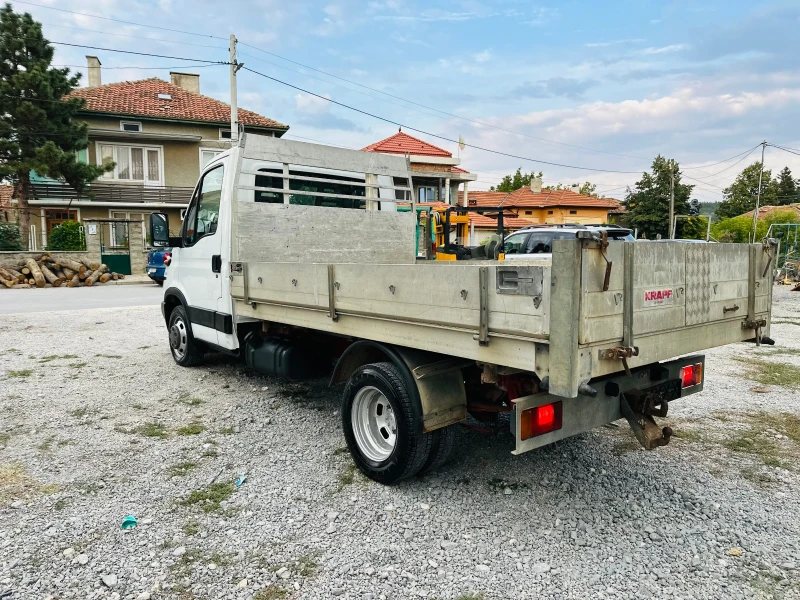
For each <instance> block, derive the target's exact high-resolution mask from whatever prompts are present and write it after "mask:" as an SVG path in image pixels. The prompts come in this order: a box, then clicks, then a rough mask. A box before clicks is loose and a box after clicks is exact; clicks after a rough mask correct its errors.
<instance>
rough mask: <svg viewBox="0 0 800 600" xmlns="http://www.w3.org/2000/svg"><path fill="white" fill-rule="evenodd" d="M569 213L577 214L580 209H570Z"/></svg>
mask: <svg viewBox="0 0 800 600" xmlns="http://www.w3.org/2000/svg"><path fill="white" fill-rule="evenodd" d="M569 214H571V215H577V214H578V211H577V210H571V211H569Z"/></svg>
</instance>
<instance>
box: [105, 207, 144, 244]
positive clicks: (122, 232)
mask: <svg viewBox="0 0 800 600" xmlns="http://www.w3.org/2000/svg"><path fill="white" fill-rule="evenodd" d="M109 216H110V217H111V218H112V219H124V220H126V221H140V222H141V223H142V242H144V246H145V248H148V247H150V239H149V238H150V232H149V231H148V229H149V227H147V224H148V222H149V220H150V212H149V211H148V212H135V211H134V212H130V211H116V210H115V211H109ZM109 227H110V229H111V231H110V233H111V236H110V238H109V239H110V240H111V246H112V247H114V248H127V247H128V241H129V240H128V225H127V223H126V224H118V223H109Z"/></svg>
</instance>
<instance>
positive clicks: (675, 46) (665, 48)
mask: <svg viewBox="0 0 800 600" xmlns="http://www.w3.org/2000/svg"><path fill="white" fill-rule="evenodd" d="M687 47H688V46H687V45H686V44H671V45H669V46H661V47H660V48H645V49H644V50H642V54H667V53H668V52H680V51H681V50H685V49H686V48H687Z"/></svg>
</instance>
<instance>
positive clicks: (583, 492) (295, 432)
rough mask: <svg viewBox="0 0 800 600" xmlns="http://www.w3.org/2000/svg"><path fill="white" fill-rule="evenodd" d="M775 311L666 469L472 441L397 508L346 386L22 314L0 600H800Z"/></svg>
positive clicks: (797, 493)
mask: <svg viewBox="0 0 800 600" xmlns="http://www.w3.org/2000/svg"><path fill="white" fill-rule="evenodd" d="M775 301H776V302H775V319H776V321H779V323H778V324H776V325H774V326H773V332H772V333H773V337H775V338H776V339H777V340H778V343H779V346H776V347H774V348H769V347H762V348H761V349H756V348H754V347H752V346H750V345H745V344H739V345H735V346H730V347H727V348H721V349H717V350H713V351H711V352H709V353H708V355H707V362H706V391H704V392H703V393H702V394H699V395H695V396H692V397H690V398H688V399H686V400H684V401H682V402H676V403H675V404H674V405H673V407H672V410H671V414H670V417H671V418H670V420H669V422H670V424H671V425H672V426H673V427H674V428H675V430H676V432H677V435H680V436H681V437H676V438H674V439H673V442H672V443H671V444H670V445H669V446H668V447H666V448H662V449H659V450H657V451H654V452H645V451H643V450H638V449H636V446H635V443H633V436H632V434H631V433H630V432H629V431H628V430H627V427H626V426H624V424H622V425H623V426H620V427H606V428H600V429H599V430H596V431H593V432H590V433H587V434H584V435H580V436H576V437H574V438H572V439H569V440H566V441H563V442H560V443H558V444H554V445H552V446H550V447H548V448H544V449H540V450H536V451H533V452H529V453H527V454H525V455H523V456H519V457H514V456H512V455H511V454H510V453H509V451H510V450H511V448H512V446H513V440H512V439H511V437H510V436H509V435H500V436H494V437H490V436H485V435H483V434H480V433H477V432H473V431H468V430H463V431H461V432H460V433H459V436H460V439H459V444H458V453H457V456H456V457H455V458H454V459H453V461H452V462H451V463H450V464H449V465H448V466H446V467H444V468H443V469H441V470H440V471H439V472H436V473H433V474H430V475H428V476H426V477H425V478H419V479H415V480H412V481H409V482H406V483H404V484H402V485H399V486H396V487H391V488H387V487H382V486H380V485H378V484H375V483H373V482H371V481H369V480H366V479H365V478H364V477H362V476H361V475H360V473H358V472H356V471H355V470H354V468H353V466H352V463H351V461H350V458H349V456H348V454H347V452H346V450H345V449H344V442H343V438H342V435H341V431H340V424H339V416H338V409H339V395H340V393H341V390H340V389H332V390H330V389H328V388H327V387H326V386H325V383H324V382H323V381H316V382H311V383H308V384H302V385H288V384H285V383H281V382H279V381H277V380H272V379H268V378H265V377H261V376H258V375H254V374H252V373H249V372H247V371H246V370H245V369H244V368H243V367H241V366H240V365H239V364H237V363H236V362H234V361H233V360H231V359H229V358H225V357H220V356H213V357H209V358H208V360H207V362H206V365H205V366H203V367H199V368H194V369H182V368H179V367H177V366H176V365H174V364H173V362H172V359H171V357H170V355H169V352H168V348H167V341H166V330H165V328H164V325H163V321H162V319H161V315H160V312H159V309H158V307H142V308H126V309H124V310H120V309H101V310H85V311H76V312H61V313H59V312H52V313H39V314H29V315H17V316H13V317H6V318H4V322H5V324H6V326H5V327H4V328H3V331H4V333H3V338H2V342H0V390H2V391H0V594H2V593H3V591H4V590H12V595H11V597H10V598H11V599H14V600H16V599H18V598H26V599H27V598H36V599H42V598H80V599H88V598H109V599H110V598H131V599H139V600H145V599H147V598H153V599H162V598H163V599H179V600H186V599H195V598H196V599H216V598H231V599H248V600H249V599H251V598H255V599H257V600H271V599H277V598H304V599H305V598H310V599H314V598H333V597H338V598H365V599H369V598H373V599H376V600H377V599H380V598H438V599H453V598H459V599H462V600H465V599H477V598H485V599H486V600H491V599H495V598H559V599H561V598H574V599H583V598H637V599H639V598H670V599H680V598H684V599H689V598H692V599H695V598H697V599H700V598H709V599H711V598H713V599H717V598H726V599H734V598H742V599H744V598H748V599H749V598H787V599H788V598H800V519H798V514H800V405H799V404H798V402H799V401H800V392H799V391H798V388H797V387H795V388H794V389H792V388H791V385H794V386H800V378H798V372H800V371H799V370H798V369H800V335H799V334H800V294H796V293H795V294H792V293H789V292H788V291H787V290H785V289H782V288H778V289H776V292H775ZM12 322H13V325H14V326H13V328H12V327H9V326H8V324H9V323H12ZM11 332H15V333H14V334H13V335H12V334H11ZM12 345H13V348H12ZM778 352H780V353H778ZM56 353H57V354H58V356H54V355H55V354H56ZM743 357H747V358H746V359H745V361H744V362H743V360H742V358H743ZM759 361H767V362H759ZM775 365H777V368H776V367H775ZM781 365H783V366H782V367H781ZM748 373H750V377H756V378H760V379H762V381H761V382H758V381H753V380H751V379H748V378H747V377H746V376H747V375H748ZM241 474H247V479H246V481H245V483H244V484H243V485H242V486H241V487H239V488H236V487H235V486H234V484H233V482H234V481H235V480H236V478H237V477H238V476H239V475H241ZM212 480H214V481H215V484H214V485H210V482H211V481H212ZM129 514H131V515H135V516H136V517H137V519H138V523H139V524H138V526H137V527H136V528H135V529H131V530H127V531H126V530H122V529H121V523H122V520H123V518H124V517H125V516H126V515H129Z"/></svg>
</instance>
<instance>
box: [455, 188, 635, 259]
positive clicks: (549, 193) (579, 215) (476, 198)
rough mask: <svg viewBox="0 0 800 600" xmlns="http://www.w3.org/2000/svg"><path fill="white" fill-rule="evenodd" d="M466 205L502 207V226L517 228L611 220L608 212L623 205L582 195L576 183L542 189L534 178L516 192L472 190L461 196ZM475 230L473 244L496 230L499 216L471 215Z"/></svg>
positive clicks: (610, 199)
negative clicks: (504, 213) (554, 188)
mask: <svg viewBox="0 0 800 600" xmlns="http://www.w3.org/2000/svg"><path fill="white" fill-rule="evenodd" d="M465 201H466V205H467V206H486V207H490V206H491V207H502V208H504V209H505V212H506V214H509V213H510V214H513V215H514V217H511V218H508V217H507V218H505V219H504V222H503V225H504V227H505V229H506V230H507V231H514V230H516V229H521V228H522V227H526V226H530V225H545V224H554V225H556V224H564V223H580V224H584V225H590V224H602V223H608V222H609V214H610V213H611V212H613V211H616V210H618V209H619V207H620V203H619V201H617V200H614V199H612V198H597V197H595V196H587V195H584V194H579V193H578V191H577V186H574V187H573V188H570V189H561V190H548V189H543V188H542V181H541V179H538V178H534V179H533V181H532V182H531V185H530V186H526V187H523V188H520V189H518V190H515V191H513V192H508V193H507V192H470V193H469V194H468V196H467V197H466V198H464V196H463V195H459V204H460V205H462V206H463V205H464V203H465ZM470 226H471V227H473V228H474V230H475V236H474V239H473V243H480V242H481V241H483V240H484V239H486V238H487V237H488V236H490V235H491V234H492V233H495V231H496V229H497V225H496V219H489V218H488V217H479V216H478V215H475V216H473V217H472V218H471V222H470Z"/></svg>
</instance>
